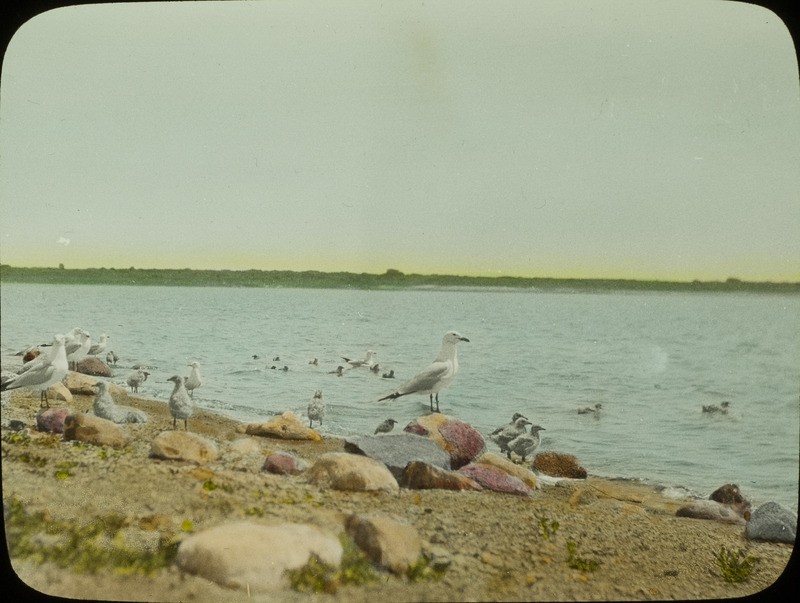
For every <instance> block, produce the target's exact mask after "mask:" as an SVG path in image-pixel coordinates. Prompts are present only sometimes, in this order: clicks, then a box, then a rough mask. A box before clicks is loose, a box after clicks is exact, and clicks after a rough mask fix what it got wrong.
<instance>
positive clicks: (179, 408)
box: [167, 375, 194, 431]
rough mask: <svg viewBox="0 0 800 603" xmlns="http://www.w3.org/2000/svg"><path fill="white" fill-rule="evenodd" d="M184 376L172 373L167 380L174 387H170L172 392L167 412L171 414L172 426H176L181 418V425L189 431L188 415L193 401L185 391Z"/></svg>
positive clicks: (190, 414)
mask: <svg viewBox="0 0 800 603" xmlns="http://www.w3.org/2000/svg"><path fill="white" fill-rule="evenodd" d="M185 380H186V377H181V376H180V375H173V376H172V377H170V378H169V379H167V381H172V382H173V383H174V384H175V387H174V388H173V389H172V394H170V396H169V412H170V414H171V415H172V428H173V429H175V428H176V422H177V420H178V419H183V427H184V429H185V430H186V431H189V417H191V416H192V411H193V410H194V402H192V399H191V398H190V397H189V393H188V392H187V391H186V383H185Z"/></svg>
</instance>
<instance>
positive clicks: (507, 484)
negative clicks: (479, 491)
mask: <svg viewBox="0 0 800 603" xmlns="http://www.w3.org/2000/svg"><path fill="white" fill-rule="evenodd" d="M458 471H459V473H462V474H464V475H466V476H467V477H468V478H470V479H473V480H475V481H476V482H478V483H479V484H480V485H481V486H483V487H484V488H488V489H489V490H494V491H495V492H507V493H508V494H517V495H520V496H531V495H532V494H533V490H531V489H530V488H528V486H526V485H525V484H524V483H523V481H522V480H521V479H519V478H518V477H513V476H511V475H508V474H507V473H503V472H502V471H500V470H499V469H495V468H494V467H488V466H486V465H466V466H464V467H461V469H459V470H458Z"/></svg>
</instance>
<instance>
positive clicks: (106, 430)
mask: <svg viewBox="0 0 800 603" xmlns="http://www.w3.org/2000/svg"><path fill="white" fill-rule="evenodd" d="M64 439H65V440H78V441H80V442H88V443H89V444H94V445H95V446H111V447H112V448H123V447H125V446H127V445H128V444H129V443H130V437H129V436H128V435H127V434H126V433H125V432H124V431H122V429H120V428H119V427H117V426H116V425H114V423H112V422H111V421H107V420H106V419H101V418H100V417H95V416H93V415H87V414H84V413H77V414H70V415H67V417H66V418H65V419H64Z"/></svg>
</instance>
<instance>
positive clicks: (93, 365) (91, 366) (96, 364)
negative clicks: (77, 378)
mask: <svg viewBox="0 0 800 603" xmlns="http://www.w3.org/2000/svg"><path fill="white" fill-rule="evenodd" d="M76 368H77V369H78V372H79V373H83V374H84V375H93V376H95V377H109V378H110V377H111V376H112V375H113V373H112V371H111V368H110V367H109V366H108V365H107V364H106V363H105V362H103V361H102V360H100V359H99V358H95V357H94V356H87V357H86V358H84V359H83V360H81V361H80V362H78V366H77V367H76Z"/></svg>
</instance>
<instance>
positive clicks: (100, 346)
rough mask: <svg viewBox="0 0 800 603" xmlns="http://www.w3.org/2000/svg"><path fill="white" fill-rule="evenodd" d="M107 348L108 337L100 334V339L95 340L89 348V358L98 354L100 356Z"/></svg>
mask: <svg viewBox="0 0 800 603" xmlns="http://www.w3.org/2000/svg"><path fill="white" fill-rule="evenodd" d="M107 346H108V335H106V334H105V333H100V337H98V338H97V341H96V342H94V343H93V344H92V347H90V348H89V356H97V355H98V354H102V353H103V352H105V351H106V347H107Z"/></svg>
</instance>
